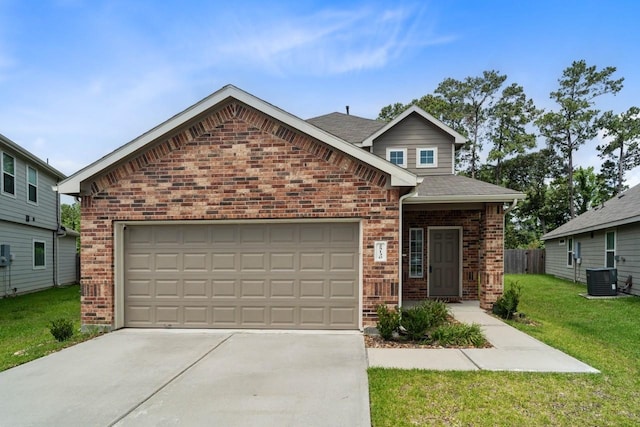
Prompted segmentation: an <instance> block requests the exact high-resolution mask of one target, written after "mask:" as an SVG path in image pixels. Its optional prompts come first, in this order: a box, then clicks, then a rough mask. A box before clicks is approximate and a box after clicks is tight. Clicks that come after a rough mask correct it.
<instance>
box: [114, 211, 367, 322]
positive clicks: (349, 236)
mask: <svg viewBox="0 0 640 427" xmlns="http://www.w3.org/2000/svg"><path fill="white" fill-rule="evenodd" d="M124 233H125V254H124V262H125V268H124V271H125V283H124V299H125V300H124V303H125V313H124V319H125V326H128V327H179V328H274V329H357V327H358V302H359V298H358V245H359V238H358V224H357V223H337V222H336V223H291V224H283V223H277V224H240V225H239V224H226V225H210V224H209V225H203V224H198V225H186V224H180V225H129V226H127V227H126V229H125V231H124Z"/></svg>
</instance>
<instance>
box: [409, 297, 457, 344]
mask: <svg viewBox="0 0 640 427" xmlns="http://www.w3.org/2000/svg"><path fill="white" fill-rule="evenodd" d="M448 314H449V309H448V308H447V305H446V304H445V303H444V302H442V301H425V302H423V303H421V304H419V305H417V306H415V307H411V308H408V309H403V310H402V316H401V317H400V325H401V326H402V327H403V328H404V330H405V331H406V333H407V336H408V337H409V339H411V340H422V339H424V335H425V334H426V333H427V331H428V330H430V329H431V328H434V327H436V326H439V325H441V324H443V323H444V322H446V320H447V315H448Z"/></svg>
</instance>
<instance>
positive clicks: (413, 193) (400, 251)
mask: <svg viewBox="0 0 640 427" xmlns="http://www.w3.org/2000/svg"><path fill="white" fill-rule="evenodd" d="M419 184H420V183H418V185H419ZM416 194H418V186H417V185H416V186H415V187H414V188H413V190H412V191H411V192H410V193H407V194H405V195H404V196H400V199H399V200H398V203H399V205H398V211H399V215H400V220H399V221H398V232H399V233H398V308H401V307H402V204H403V202H404V201H405V199H408V198H409V197H413V196H415V195H416Z"/></svg>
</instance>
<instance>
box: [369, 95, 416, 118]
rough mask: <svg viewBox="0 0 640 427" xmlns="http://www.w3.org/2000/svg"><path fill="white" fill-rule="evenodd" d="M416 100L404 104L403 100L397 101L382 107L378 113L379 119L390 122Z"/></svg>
mask: <svg viewBox="0 0 640 427" xmlns="http://www.w3.org/2000/svg"><path fill="white" fill-rule="evenodd" d="M415 102H416V100H415V99H414V100H413V101H411V102H410V103H409V104H406V105H405V104H403V103H401V102H396V103H395V104H391V105H387V106H386V107H382V109H381V110H380V113H379V114H378V120H384V121H385V122H390V121H391V120H393V119H395V118H396V117H398V116H399V115H400V114H402V113H403V112H404V111H405V110H407V109H408V108H409V107H411V106H412V105H414V103H415Z"/></svg>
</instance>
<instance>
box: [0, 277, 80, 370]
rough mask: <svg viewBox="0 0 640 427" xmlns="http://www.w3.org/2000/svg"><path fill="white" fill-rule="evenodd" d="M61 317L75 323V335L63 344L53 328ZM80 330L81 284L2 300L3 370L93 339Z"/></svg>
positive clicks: (0, 361)
mask: <svg viewBox="0 0 640 427" xmlns="http://www.w3.org/2000/svg"><path fill="white" fill-rule="evenodd" d="M59 318H66V319H70V320H72V321H73V325H74V334H73V337H71V339H70V340H68V341H65V342H62V343H59V342H57V341H56V340H55V338H53V335H51V332H50V331H49V325H50V323H51V321H52V320H55V319H59ZM79 329H80V286H77V285H75V286H67V287H63V288H53V289H47V290H45V291H40V292H35V293H32V294H26V295H20V296H17V297H10V298H4V299H0V371H3V370H5V369H9V368H11V367H13V366H16V365H20V364H22V363H25V362H29V361H31V360H34V359H37V358H39V357H42V356H44V355H47V354H49V353H52V352H54V351H57V350H60V349H61V348H64V347H68V346H69V345H72V344H75V343H77V342H80V341H84V340H86V339H88V338H91V336H90V335H86V334H81V333H80V332H79Z"/></svg>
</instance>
